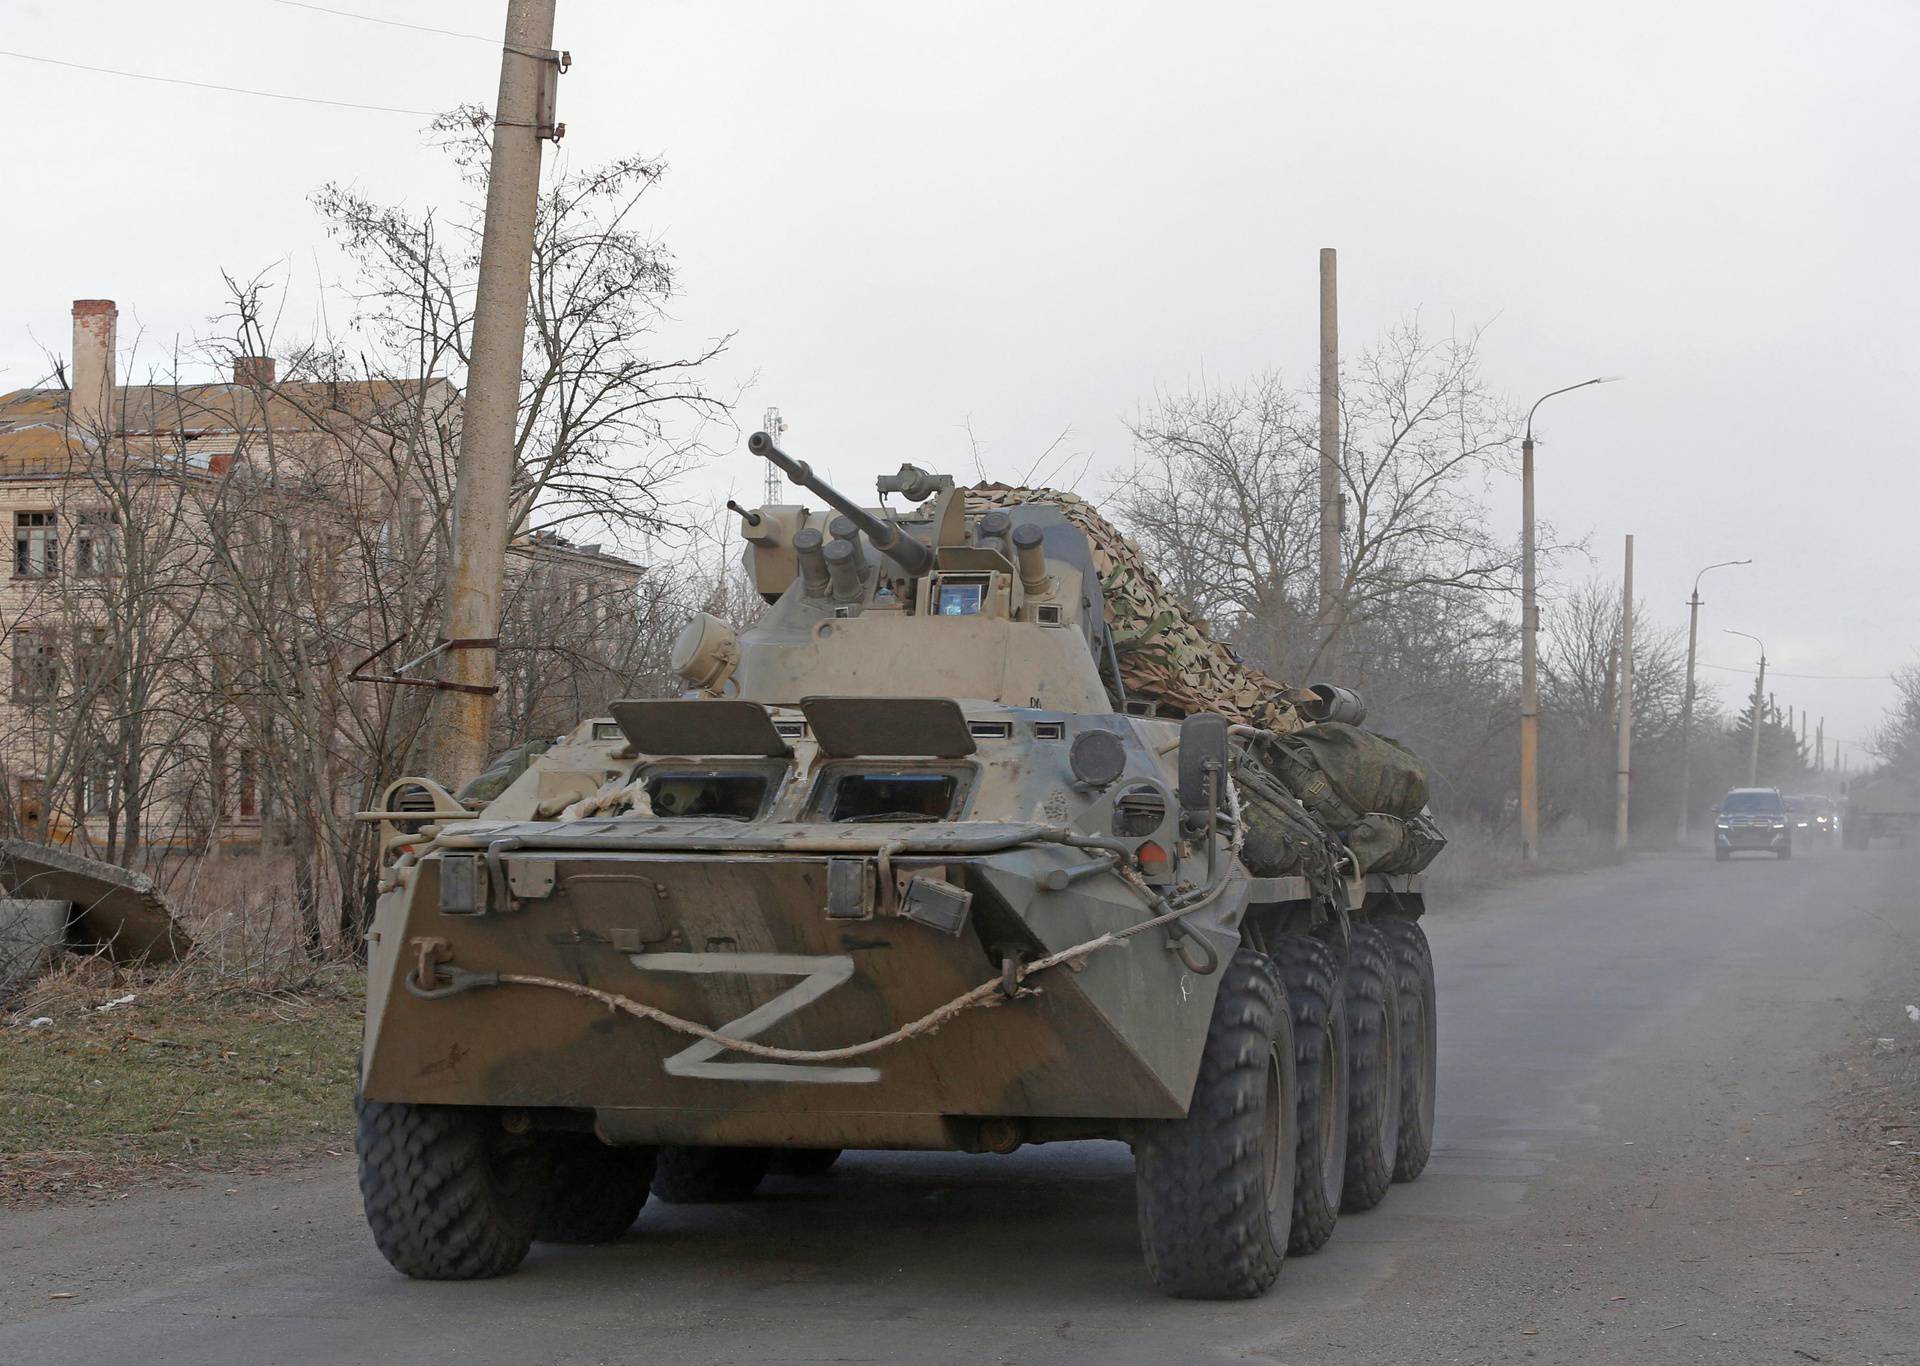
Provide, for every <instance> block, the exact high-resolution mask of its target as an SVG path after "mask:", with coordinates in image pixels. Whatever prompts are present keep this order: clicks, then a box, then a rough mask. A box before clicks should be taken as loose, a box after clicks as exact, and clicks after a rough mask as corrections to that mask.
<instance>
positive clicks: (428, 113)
mask: <svg viewBox="0 0 1920 1366" xmlns="http://www.w3.org/2000/svg"><path fill="white" fill-rule="evenodd" d="M0 57H13V58H16V59H18V60H20V61H23V62H42V63H44V64H45V65H47V66H64V67H70V68H71V69H73V70H75V71H91V72H94V73H96V74H97V75H101V76H124V77H126V78H127V79H128V80H132V81H158V82H159V83H160V84H162V85H185V86H191V87H193V88H194V89H195V90H219V91H223V92H225V93H226V94H229V95H252V96H254V97H255V98H256V99H262V100H291V101H293V102H294V103H295V104H330V105H332V106H334V107H335V108H337V109H368V110H371V111H373V112H374V113H376V114H414V115H417V116H419V117H421V118H428V119H430V118H435V117H437V116H438V114H439V113H440V111H439V110H435V109H400V108H396V107H395V106H393V105H390V104H356V103H354V102H353V101H352V100H327V99H322V98H320V96H318V95H283V94H281V93H280V92H279V91H277V90H249V89H247V88H246V87H244V86H238V85H215V84H214V83H212V82H211V81H189V80H183V79H182V78H180V77H178V76H150V75H148V74H147V73H146V72H144V71H120V70H117V69H115V68H114V67H110V66H88V65H87V64H86V63H85V62H68V61H63V60H61V59H60V58H58V57H38V56H35V55H34V54H33V53H31V52H13V51H10V50H9V49H7V48H0Z"/></svg>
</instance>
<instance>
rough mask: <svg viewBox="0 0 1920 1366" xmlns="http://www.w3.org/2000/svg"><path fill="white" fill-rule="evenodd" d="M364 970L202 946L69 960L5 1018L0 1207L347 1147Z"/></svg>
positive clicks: (0, 1038) (1, 1033)
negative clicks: (117, 959) (164, 963)
mask: <svg viewBox="0 0 1920 1366" xmlns="http://www.w3.org/2000/svg"><path fill="white" fill-rule="evenodd" d="M362 982H363V974H362V972H361V971H360V970H359V969H358V968H357V967H354V966H351V965H347V964H322V965H296V964H293V963H291V962H288V961H286V960H284V959H283V960H281V961H280V963H279V965H278V966H277V967H276V968H275V969H274V970H271V971H263V970H259V969H257V968H256V969H255V970H253V971H251V972H236V971H233V970H230V969H229V968H228V967H227V966H226V965H225V964H223V963H222V961H221V960H220V959H219V958H217V957H216V956H214V955H212V954H210V953H207V952H206V951H204V950H202V951H200V952H198V953H196V955H195V956H194V957H193V958H192V959H190V960H189V961H188V962H185V963H182V964H177V965H174V966H173V967H171V968H166V969H156V970H145V971H133V972H129V971H125V970H116V969H115V968H113V967H112V965H110V964H107V963H105V962H102V961H99V960H95V959H81V960H73V961H71V962H70V963H68V964H66V965H64V966H63V967H62V968H61V969H60V970H59V971H57V972H56V973H54V974H53V975H51V976H49V977H48V978H46V979H44V980H42V981H41V982H39V983H36V984H35V985H34V987H33V988H32V989H30V990H29V991H28V992H27V993H26V995H24V996H23V997H21V998H20V999H18V1000H16V1001H15V1002H13V1004H12V1006H11V1007H10V1008H9V1010H8V1011H7V1012H6V1014H5V1015H0V1204H7V1203H20V1202H26V1201H34V1202H38V1201H47V1200H71V1199H85V1198H92V1197H100V1196H105V1195H109V1194H113V1193H116V1192H118V1191H120V1190H123V1189H125V1188H127V1187H129V1186H132V1185H137V1184H141V1183H144V1182H149V1181H156V1180H158V1181H168V1180H177V1179H184V1178H190V1177H193V1176H195V1175H197V1174H201V1173H206V1172H214V1171H233V1170H239V1169H245V1168H249V1167H253V1166H258V1165H261V1164H263V1163H266V1162H270V1161H279V1160H285V1159H286V1158H288V1157H290V1156H300V1155H306V1154H313V1153H316V1152H322V1151H331V1152H343V1151H346V1149H347V1147H348V1145H349V1143H350V1141H351V1140H350V1134H351V1124H352V1098H353V1085H354V1070H355V1061H356V1055H357V1051H358V1047H359V1039H360V1025H361V1018H362V1008H361V992H362ZM128 997H131V998H132V999H131V1000H127V999H125V998H128ZM36 1020H44V1021H47V1023H44V1024H39V1025H36V1024H35V1023H34V1022H35V1021H36Z"/></svg>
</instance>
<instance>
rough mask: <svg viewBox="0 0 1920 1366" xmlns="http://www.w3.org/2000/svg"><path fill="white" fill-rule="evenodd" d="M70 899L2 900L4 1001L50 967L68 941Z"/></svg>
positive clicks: (0, 992) (0, 997) (0, 980)
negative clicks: (54, 957)
mask: <svg viewBox="0 0 1920 1366" xmlns="http://www.w3.org/2000/svg"><path fill="white" fill-rule="evenodd" d="M72 913H73V903H72V902H69V901H45V900H39V899H32V900H28V899H21V898H14V897H8V898H4V899H0V1001H4V1000H6V999H7V998H8V997H9V996H11V995H13V994H14V992H16V991H18V990H20V988H22V987H24V986H26V984H27V983H28V982H30V981H32V980H33V979H34V978H35V977H37V976H38V975H39V974H40V973H41V972H43V971H44V970H45V969H46V966H47V964H48V963H50V962H52V961H53V956H54V955H55V954H56V953H58V952H59V951H60V950H61V948H62V947H63V946H64V945H65V943H66V938H67V919H68V917H69V916H71V915H72Z"/></svg>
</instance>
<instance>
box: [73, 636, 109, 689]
mask: <svg viewBox="0 0 1920 1366" xmlns="http://www.w3.org/2000/svg"><path fill="white" fill-rule="evenodd" d="M114 654H115V651H114V648H113V644H112V642H111V641H109V640H108V639H107V628H106V627H104V626H83V627H81V628H80V638H79V641H78V642H77V643H76V645H75V648H74V658H73V664H74V671H75V675H76V677H77V679H78V681H79V684H80V686H81V687H83V688H99V687H104V686H105V685H106V683H107V681H108V680H109V679H110V678H112V677H113V661H114Z"/></svg>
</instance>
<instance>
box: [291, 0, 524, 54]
mask: <svg viewBox="0 0 1920 1366" xmlns="http://www.w3.org/2000/svg"><path fill="white" fill-rule="evenodd" d="M272 3H274V4H276V5H286V6H287V7H288V8H290V9H310V10H313V11H315V12H316V13H319V14H334V15H338V16H339V17H340V18H342V19H358V20H360V21H361V22H362V23H368V24H385V25H386V26H387V27H388V28H410V29H412V30H413V31H414V32H415V33H438V34H440V35H441V36H442V37H446V38H468V39H471V40H472V41H474V42H476V43H486V44H488V45H489V46H492V47H497V46H499V43H500V40H499V39H498V38H488V37H486V36H485V35H483V34H479V33H462V32H460V31H459V30H458V29H452V28H433V27H432V26H430V25H427V24H409V23H407V22H405V21H404V20H400V19H382V18H381V17H380V16H379V15H377V14H356V13H354V11H352V10H350V9H332V8H330V7H328V6H326V5H310V4H308V3H307V0H272Z"/></svg>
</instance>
